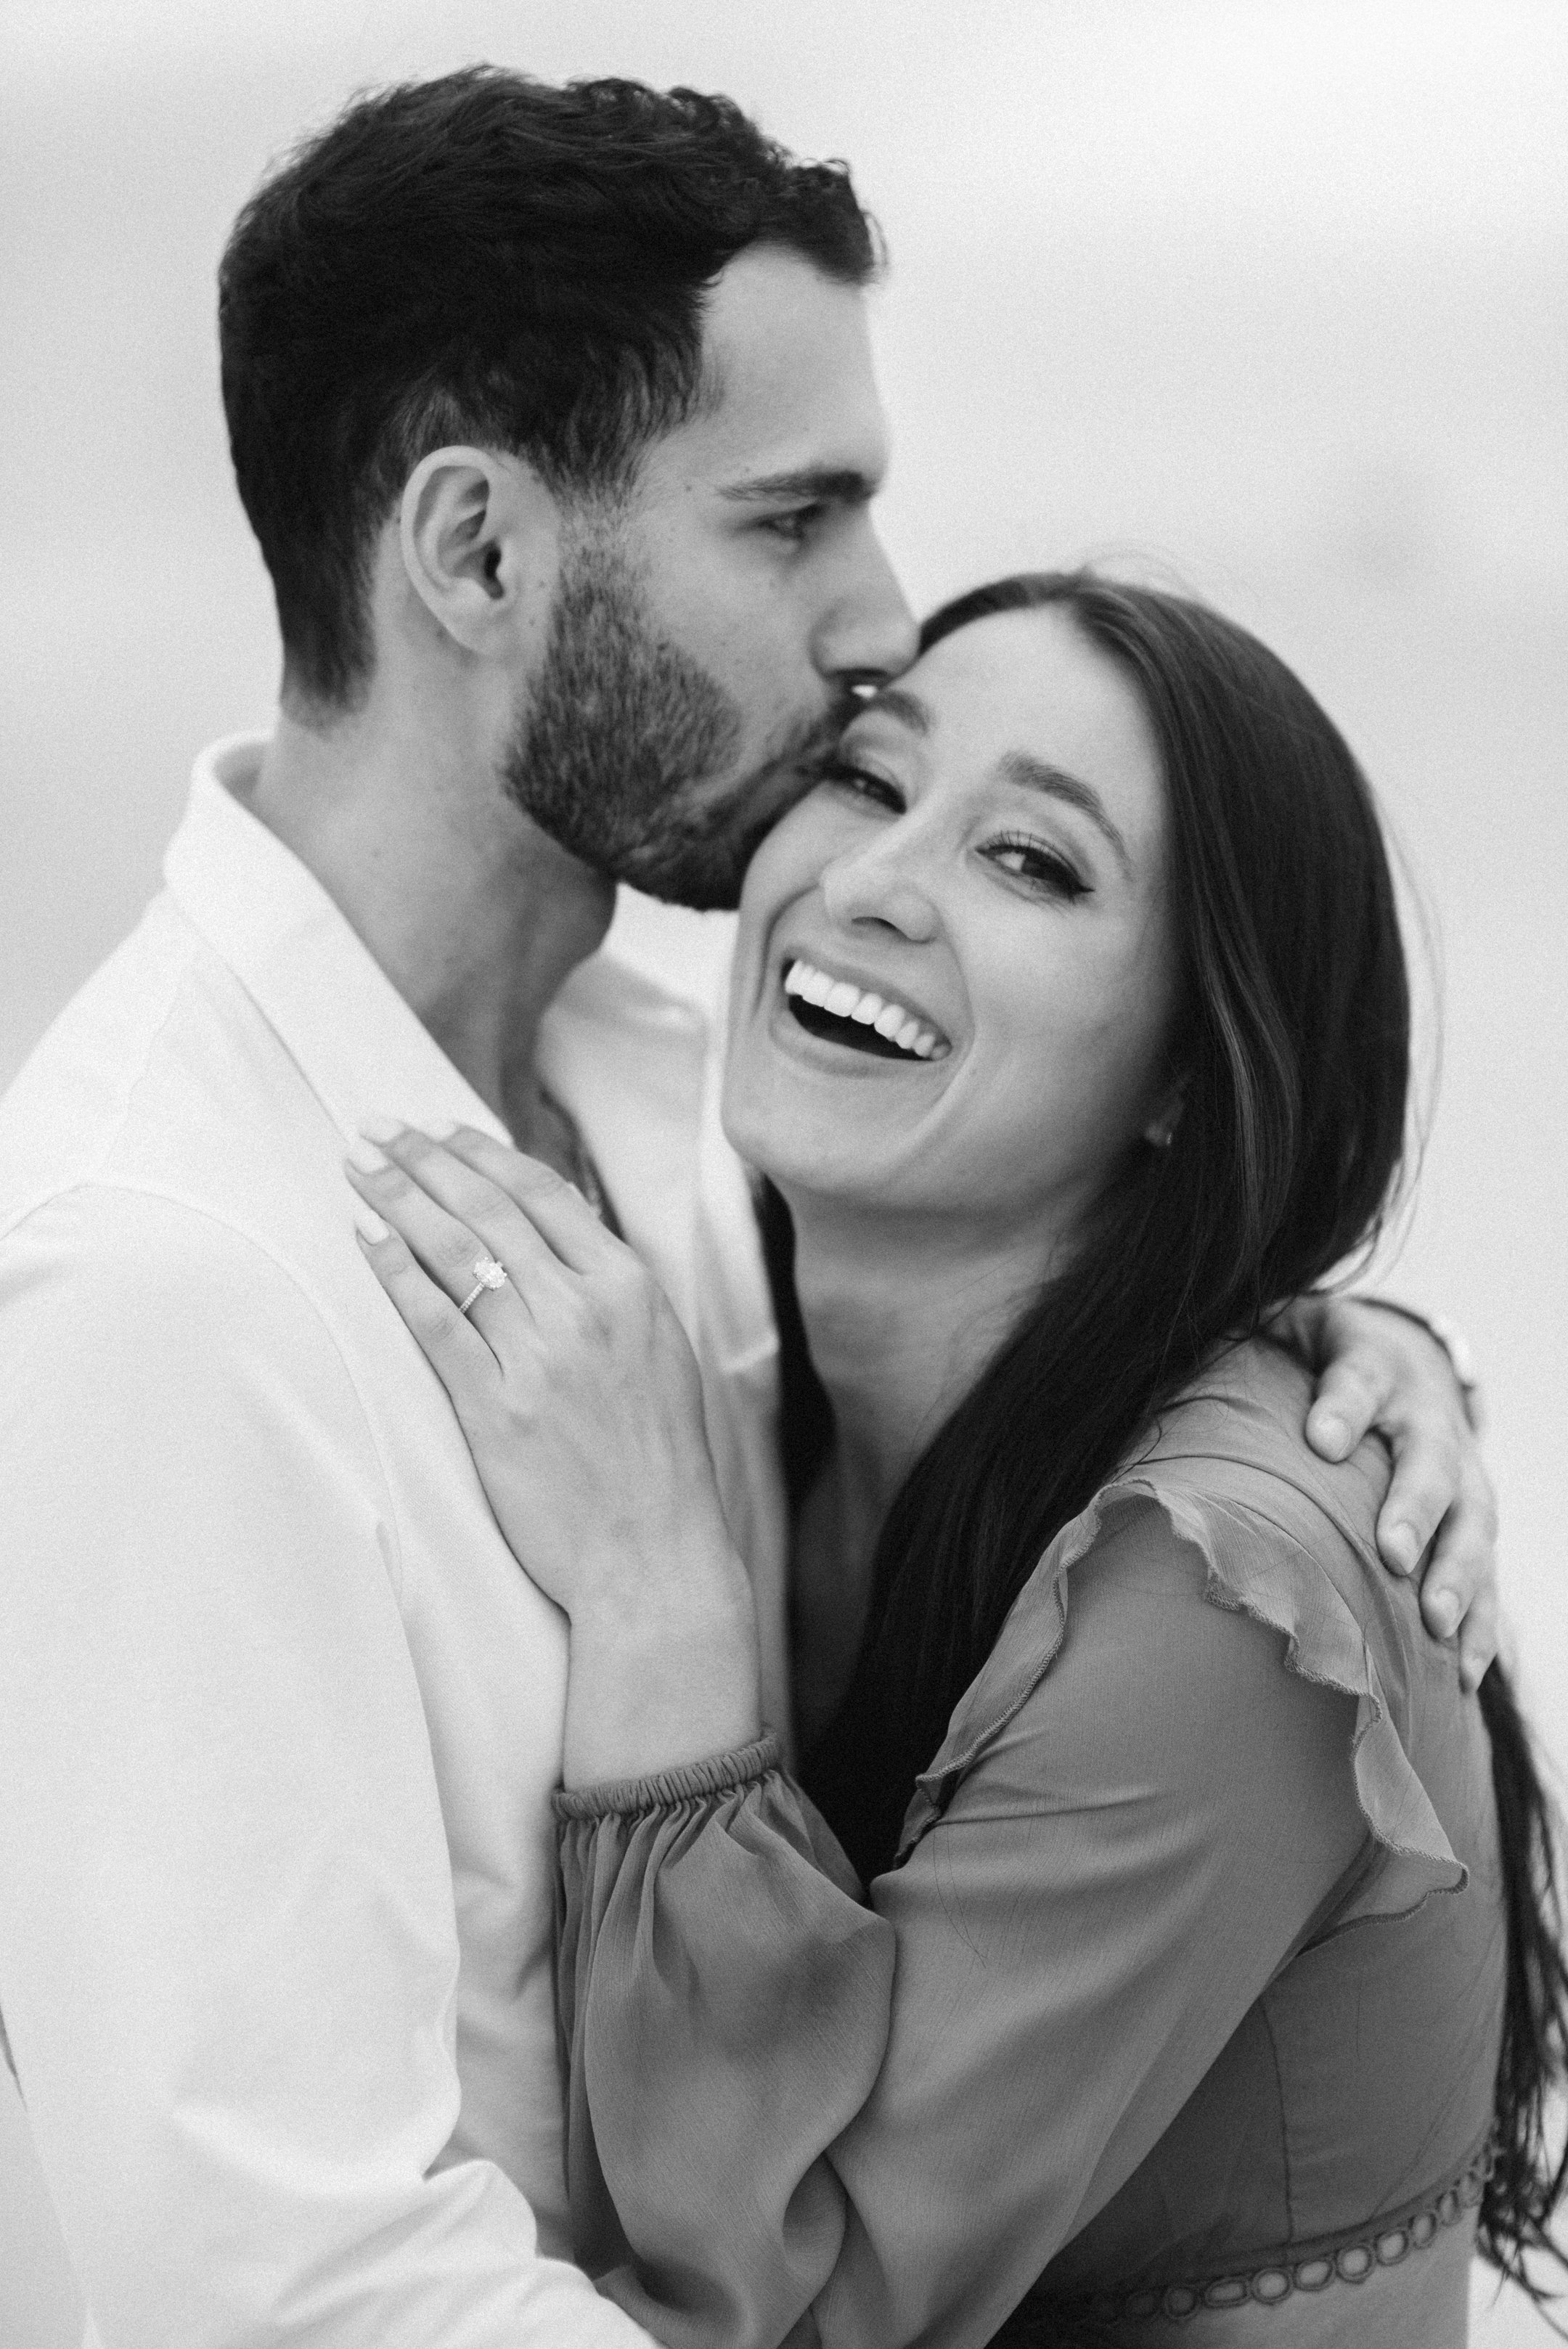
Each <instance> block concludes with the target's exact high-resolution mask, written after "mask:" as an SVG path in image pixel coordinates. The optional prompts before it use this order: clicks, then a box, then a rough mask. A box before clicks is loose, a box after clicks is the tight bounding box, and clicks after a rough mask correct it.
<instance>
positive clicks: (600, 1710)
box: [561, 1538, 762, 1787]
mask: <svg viewBox="0 0 1568 2349" xmlns="http://www.w3.org/2000/svg"><path fill="white" fill-rule="evenodd" d="M639 1583H640V1587H641V1594H642V1595H641V1596H640V1597H639V1600H638V1602H637V1603H635V1604H628V1603H627V1602H626V1601H625V1600H624V1599H622V1598H620V1597H618V1596H612V1597H610V1598H608V1599H604V1600H600V1601H597V1602H593V1603H589V1604H587V1605H586V1606H584V1607H582V1608H578V1609H574V1610H573V1613H572V1619H571V1625H572V1628H571V1651H570V1656H571V1663H570V1677H569V1680H568V1682H567V1689H566V1741H565V1747H564V1752H563V1757H562V1773H561V1775H562V1782H563V1784H564V1785H566V1786H569V1787H581V1786H591V1785H597V1784H599V1783H601V1782H602V1781H605V1780H607V1779H622V1778H644V1777H649V1776H653V1775H656V1774H657V1773H659V1771H662V1770H679V1769H683V1768H685V1767H687V1766H688V1765H689V1764H691V1763H693V1762H700V1761H702V1760H703V1759H704V1758H705V1757H706V1756H707V1755H709V1754H722V1753H725V1752H728V1751H729V1750H731V1749H732V1748H734V1747H738V1746H743V1745H749V1744H752V1743H753V1740H754V1739H755V1738H757V1737H758V1736H759V1735H760V1734H761V1729H762V1721H761V1713H760V1694H759V1679H760V1675H759V1668H758V1660H757V1631H756V1612H755V1608H754V1606H753V1599H752V1589H751V1585H750V1583H749V1582H748V1580H747V1578H746V1574H745V1569H744V1568H743V1567H742V1565H741V1563H740V1560H739V1559H738V1558H737V1557H735V1555H734V1552H733V1551H732V1549H730V1548H729V1546H728V1544H727V1542H726V1543H724V1544H723V1545H722V1547H721V1545H720V1544H719V1543H718V1542H716V1541H714V1540H712V1539H711V1538H710V1539H708V1540H705V1541H695V1542H693V1544H692V1545H691V1549H690V1550H689V1552H688V1553H687V1555H685V1556H684V1557H682V1558H681V1559H680V1563H679V1566H678V1567H677V1568H674V1569H666V1570H665V1571H663V1572H661V1573H659V1574H657V1575H649V1577H648V1578H646V1580H643V1579H642V1578H639ZM607 1588H608V1589H609V1590H610V1591H611V1592H612V1593H616V1592H618V1591H621V1590H624V1588H625V1586H624V1585H616V1584H613V1583H610V1584H607Z"/></svg>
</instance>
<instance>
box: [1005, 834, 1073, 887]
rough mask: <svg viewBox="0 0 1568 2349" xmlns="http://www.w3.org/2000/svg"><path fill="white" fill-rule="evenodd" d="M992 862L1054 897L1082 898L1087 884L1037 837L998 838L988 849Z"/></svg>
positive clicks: (1070, 866) (1062, 858)
mask: <svg viewBox="0 0 1568 2349" xmlns="http://www.w3.org/2000/svg"><path fill="white" fill-rule="evenodd" d="M988 854H990V856H991V858H992V862H993V863H994V864H999V865H1000V866H1001V867H1002V871H1003V872H1004V873H1011V874H1012V875H1013V877H1014V878H1015V879H1016V880H1019V881H1026V882H1027V883H1028V884H1029V885H1030V886H1031V888H1034V889H1038V890H1040V891H1042V892H1043V893H1044V894H1047V895H1051V896H1054V897H1065V898H1069V899H1071V898H1074V897H1086V896H1087V895H1088V894H1089V885H1088V883H1087V882H1086V881H1085V879H1084V878H1083V876H1082V874H1078V873H1075V871H1074V869H1073V867H1072V865H1070V864H1068V862H1067V860H1066V858H1065V857H1064V856H1060V855H1058V854H1057V853H1056V851H1055V850H1054V848H1045V847H1044V846H1043V845H1042V844H1041V843H1040V842H1039V841H1037V840H999V841H997V842H996V843H995V844H994V845H993V846H992V848H991V849H990V851H989V852H988Z"/></svg>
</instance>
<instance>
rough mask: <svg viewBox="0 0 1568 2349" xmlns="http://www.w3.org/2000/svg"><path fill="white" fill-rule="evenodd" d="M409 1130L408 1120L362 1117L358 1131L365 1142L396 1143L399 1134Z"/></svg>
mask: <svg viewBox="0 0 1568 2349" xmlns="http://www.w3.org/2000/svg"><path fill="white" fill-rule="evenodd" d="M408 1130H409V1126H408V1120H407V1119H406V1118H401V1117H362V1118H361V1119H360V1120H359V1131H360V1133H362V1134H363V1135H364V1136H365V1139H366V1141H367V1142H396V1140H397V1138H398V1136H399V1134H400V1133H407V1132H408Z"/></svg>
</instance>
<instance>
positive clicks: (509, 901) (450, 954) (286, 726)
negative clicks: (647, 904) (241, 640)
mask: <svg viewBox="0 0 1568 2349" xmlns="http://www.w3.org/2000/svg"><path fill="white" fill-rule="evenodd" d="M249 806H250V809H251V812H252V813H253V814H254V815H255V816H256V817H257V818H258V819H259V820H260V821H261V822H262V823H265V825H266V826H267V827H268V829H269V830H270V831H272V832H274V833H275V834H276V835H277V837H278V838H279V839H280V840H282V841H283V842H284V843H285V844H286V846H287V847H289V848H291V849H292V850H293V851H294V853H295V854H296V856H298V857H299V859H300V861H301V862H302V863H303V864H306V866H307V867H308V868H309V870H310V871H311V872H312V873H313V874H315V875H316V878H317V880H318V881H319V882H320V883H321V885H322V886H323V888H325V889H326V890H327V894H328V895H329V896H331V897H332V898H333V899H334V901H335V902H336V904H337V905H338V907H339V908H340V910H341V911H342V913H343V915H344V916H345V917H346V918H347V920H348V922H349V924H350V925H351V926H352V927H353V928H354V930H355V931H356V932H357V934H358V936H359V937H360V938H361V939H362V940H363V942H364V944H365V945H366V946H367V947H369V951H370V953H371V954H372V955H374V957H375V958H376V960H377V962H378V963H379V965H380V967H381V968H382V970H383V971H385V973H386V975H387V977H388V978H389V979H390V980H391V982H392V985H393V986H394V987H395V988H397V990H398V992H399V994H400V995H401V996H402V998H403V999H404V1001H405V1002H406V1003H407V1004H408V1005H409V1007H410V1009H411V1010H412V1011H413V1012H414V1014H415V1016H416V1017H417V1018H418V1019H420V1020H421V1022H422V1024H423V1025H424V1026H425V1027H426V1028H427V1029H428V1030H430V1032H431V1036H432V1037H433V1038H434V1040H435V1041H436V1042H437V1043H438V1044H439V1045H440V1046H441V1050H443V1051H444V1052H445V1053H446V1055H447V1057H448V1059H449V1060H450V1061H452V1062H453V1064H454V1065H455V1066H456V1067H457V1068H458V1069H459V1070H460V1071H462V1074H463V1076H465V1077H466V1078H467V1080H468V1081H469V1083H470V1084H471V1085H472V1087H473V1089H474V1091H475V1092H477V1093H478V1094H479V1096H480V1098H481V1100H482V1101H483V1102H486V1103H487V1104H488V1105H489V1107H490V1108H491V1109H492V1110H493V1111H494V1112H495V1113H496V1115H497V1116H498V1117H499V1118H500V1119H501V1120H502V1122H503V1123H504V1124H505V1125H506V1126H507V1127H508V1128H509V1129H510V1131H511V1132H512V1133H513V1135H514V1139H515V1140H516V1141H517V1142H518V1143H519V1145H520V1146H521V1147H523V1148H535V1149H539V1150H541V1151H542V1153H543V1154H545V1155H551V1154H554V1153H553V1151H552V1149H551V1146H550V1143H551V1135H550V1124H551V1121H550V1120H549V1117H548V1114H547V1112H545V1111H543V1110H542V1108H541V1105H540V1102H539V1095H538V1088H537V1083H536V1081H535V1075H534V1061H535V1046H536V1042H537V1037H538V1029H539V1022H540V1019H542V1017H543V1015H544V1013H545V1009H546V1008H547V1006H548V1005H549V1003H550V1002H551V1000H552V999H553V998H554V996H555V995H556V991H557V990H558V988H560V986H561V984H562V982H563V981H564V979H565V978H566V976H567V974H568V972H569V971H571V970H572V969H573V968H575V967H576V964H578V963H579V962H581V961H583V960H584V959H585V957H587V956H588V955H590V954H592V952H593V951H594V949H595V947H597V945H598V944H599V941H600V940H601V938H602V937H603V936H604V933H605V930H606V928H607V926H608V923H609V918H610V915H611V912H612V911H613V909H614V904H615V887H614V884H613V883H612V882H609V881H607V880H606V879H605V877H604V876H603V875H602V874H597V873H593V872H591V871H590V870H589V869H588V867H587V866H586V865H584V864H580V863H579V862H578V861H577V860H576V858H575V857H572V856H569V855H567V854H566V851H565V850H563V849H561V848H559V847H557V846H556V843H555V842H554V841H552V840H550V839H549V838H548V837H547V836H546V835H545V833H542V832H541V831H540V830H539V829H538V827H537V825H535V823H532V822H531V821H530V819H529V818H528V817H527V816H526V815H524V813H523V812H522V810H521V809H519V808H517V807H516V806H514V804H513V802H511V801H510V800H509V799H508V798H507V796H506V794H505V792H504V789H503V787H502V785H501V782H500V781H499V778H498V777H497V776H496V775H495V774H494V771H493V764H492V763H491V762H488V761H485V760H484V759H483V756H482V755H481V754H479V753H478V752H477V751H476V750H474V749H473V748H472V746H463V745H462V744H461V743H455V742H454V741H453V740H452V735H451V733H449V732H447V731H445V730H442V729H441V728H440V727H439V726H438V727H434V728H431V727H429V726H421V724H420V723H419V721H418V717H417V714H411V713H402V714H401V716H400V717H398V716H389V715H388V714H386V713H383V712H381V711H379V710H378V709H374V708H372V709H371V710H370V711H369V712H367V713H365V714H364V715H362V716H361V715H355V716H353V717H351V718H346V719H340V720H338V721H337V722H335V723H334V724H333V725H332V726H331V727H330V728H329V729H327V730H317V729H315V728H313V727H306V726H305V725H302V724H300V723H299V722H298V721H297V720H296V719H292V718H290V717H289V716H287V715H286V714H285V715H283V716H282V717H280V719H279V722H278V727H277V730H276V732H275V735H274V737H273V740H271V742H270V743H269V744H268V746H267V750H266V751H265V755H264V758H263V761H262V766H261V771H260V772H259V774H258V776H257V779H256V782H255V786H254V792H252V794H251V796H250V799H249ZM556 1147H557V1148H558V1141H557V1143H556Z"/></svg>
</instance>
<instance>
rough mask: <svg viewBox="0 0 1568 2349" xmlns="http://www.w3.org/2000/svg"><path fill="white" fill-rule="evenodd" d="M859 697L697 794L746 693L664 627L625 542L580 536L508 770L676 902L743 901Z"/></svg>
mask: <svg viewBox="0 0 1568 2349" xmlns="http://www.w3.org/2000/svg"><path fill="white" fill-rule="evenodd" d="M854 707H855V703H854V700H853V698H852V697H848V696H846V698H845V705H844V706H840V707H837V708H835V709H832V710H831V711H829V712H825V713H823V714H822V715H821V716H819V717H817V718H815V719H809V720H803V721H800V722H799V723H797V724H795V725H794V726H793V727H791V728H789V729H788V730H786V731H785V732H784V733H783V734H782V735H781V736H780V738H779V739H778V740H776V741H775V742H774V743H773V744H772V745H771V746H770V748H769V750H768V751H767V753H766V755H765V757H764V758H763V761H762V763H761V764H760V765H759V766H758V767H757V768H755V769H754V770H753V771H752V773H751V774H750V775H748V776H745V777H743V778H742V777H739V776H737V777H736V779H735V781H734V782H733V784H732V787H731V789H730V790H729V791H727V792H724V793H723V794H722V796H721V797H717V798H715V799H714V800H713V801H712V802H710V803H708V804H706V805H698V804H694V802H696V801H697V799H698V797H699V794H700V792H701V786H702V785H703V784H704V783H706V782H711V781H712V780H713V779H714V778H715V777H717V776H720V775H722V774H723V773H724V772H725V771H726V770H727V769H728V768H730V767H731V766H732V764H733V762H734V760H735V757H736V753H737V751H738V749H739V746H740V744H741V741H742V738H743V735H744V731H745V720H744V717H743V714H742V710H741V708H740V705H739V704H738V703H737V702H736V701H735V700H734V699H733V698H732V696H731V695H730V694H728V693H727V692H726V691H725V689H724V688H723V687H722V685H720V683H719V682H718V680H717V678H713V677H711V676H710V675H709V673H708V671H707V670H706V669H705V668H702V667H701V666H700V665H699V664H698V663H697V662H696V661H694V660H692V659H691V657H690V656H689V655H688V654H686V653H683V652H681V651H680V650H679V649H678V648H677V647H675V646H673V645H670V644H669V643H666V642H662V641H661V640H660V639H659V636H657V635H656V633H655V632H654V629H653V626H652V625H651V623H650V621H649V615H648V611H647V606H646V605H645V603H644V601H643V598H642V596H641V595H640V594H639V590H638V585H637V582H636V580H635V578H634V577H633V575H632V573H631V571H630V569H629V568H628V565H627V564H626V563H625V562H624V561H623V559H622V558H621V557H620V556H619V554H618V553H617V552H616V551H615V549H614V548H613V547H610V546H607V545H606V544H605V543H604V542H603V540H602V539H599V540H596V541H595V542H593V543H587V544H584V543H578V544H577V546H576V547H575V548H574V549H572V550H571V552H570V553H569V554H568V555H567V557H566V562H565V564H564V566H563V572H562V578H561V583H560V585H559V587H558V589H557V591H556V604H555V609H554V611H553V612H552V614H551V619H550V636H549V641H548V643H547V645H546V646H545V657H544V662H543V665H542V667H541V669H540V673H539V678H538V681H537V684H536V685H535V689H534V692H533V694H532V696H531V697H530V706H529V708H528V709H527V710H526V711H525V712H524V716H523V718H522V719H521V720H520V722H519V724H518V727H517V730H516V732H515V734H514V737H513V740H512V742H511V744H510V746H509V748H508V750H507V751H506V754H505V756H504V760H503V762H502V770H501V778H502V781H503V783H504V787H505V789H506V791H507V792H508V794H509V795H510V797H511V798H512V799H513V800H514V801H515V802H516V803H517V805H518V806H519V807H521V808H522V809H523V810H524V812H525V813H526V814H528V815H530V816H531V817H532V818H533V820H534V822H535V823H536V824H538V825H539V827H540V829H541V830H542V831H544V832H547V833H549V835H550V837H551V839H552V840H555V841H557V842H559V843H560V845H561V846H562V847H563V848H565V849H566V850H568V851H569V852H570V854H572V855H574V856H576V857H578V858H580V859H581V861H582V862H583V863H584V864H589V865H592V866H593V867H594V869H595V870H596V871H597V872H599V873H606V874H609V875H610V876H611V877H612V878H613V879H615V880H617V881H627V882H629V883H630V884H631V885H632V887H633V888H634V889H641V890H645V891H646V892H647V893H648V895H649V896H652V897H662V898H664V899H666V900H667V901H668V902H669V903H670V904H672V905H695V906H699V907H701V908H703V909H711V908H714V907H718V906H724V907H730V906H733V905H735V904H736V903H737V902H738V900H739V898H740V894H741V883H742V879H743V878H744V876H745V870H746V866H747V864H749V863H750V862H751V857H752V852H753V849H754V848H755V847H756V845H757V843H758V842H759V841H760V840H761V839H762V838H763V834H764V833H767V832H769V831H771V830H772V828H773V826H774V823H776V822H777V821H778V819H779V817H780V816H781V815H782V814H783V813H784V811H785V809H786V808H788V807H791V806H793V804H794V802H795V801H796V800H797V799H799V798H800V796H801V794H802V792H805V790H807V789H809V787H810V785H811V783H812V781H814V780H815V775H816V773H817V771H820V768H821V765H822V762H823V760H824V758H825V756H826V753H827V752H828V751H829V750H831V748H832V746H833V744H834V743H835V742H836V740H837V737H838V734H839V732H840V730H841V729H842V727H843V725H844V723H845V721H846V718H847V717H848V715H849V714H850V712H851V711H852V710H853V709H854Z"/></svg>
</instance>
